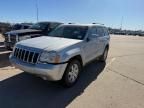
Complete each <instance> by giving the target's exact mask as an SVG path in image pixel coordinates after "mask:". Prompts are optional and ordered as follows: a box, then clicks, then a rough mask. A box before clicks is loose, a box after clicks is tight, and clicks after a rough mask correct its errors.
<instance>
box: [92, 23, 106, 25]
mask: <svg viewBox="0 0 144 108" xmlns="http://www.w3.org/2000/svg"><path fill="white" fill-rule="evenodd" d="M92 24H99V25H104V24H102V23H92Z"/></svg>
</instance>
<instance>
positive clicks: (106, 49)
mask: <svg viewBox="0 0 144 108" xmlns="http://www.w3.org/2000/svg"><path fill="white" fill-rule="evenodd" d="M107 55H108V47H106V48H105V50H104V52H103V54H102V56H101V57H100V61H101V62H105V61H106V59H107Z"/></svg>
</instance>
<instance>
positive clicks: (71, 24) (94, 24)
mask: <svg viewBox="0 0 144 108" xmlns="http://www.w3.org/2000/svg"><path fill="white" fill-rule="evenodd" d="M63 25H67V26H102V27H104V24H99V23H92V24H79V23H69V24H63Z"/></svg>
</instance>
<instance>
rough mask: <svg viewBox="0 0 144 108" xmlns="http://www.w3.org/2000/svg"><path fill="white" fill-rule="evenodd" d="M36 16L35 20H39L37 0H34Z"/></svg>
mask: <svg viewBox="0 0 144 108" xmlns="http://www.w3.org/2000/svg"><path fill="white" fill-rule="evenodd" d="M36 18H37V22H38V21H39V8H38V0H36Z"/></svg>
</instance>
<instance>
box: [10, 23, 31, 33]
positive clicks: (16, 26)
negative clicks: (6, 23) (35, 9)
mask: <svg viewBox="0 0 144 108" xmlns="http://www.w3.org/2000/svg"><path fill="white" fill-rule="evenodd" d="M30 26H32V23H21V24H14V25H12V29H11V31H13V30H21V29H28V28H29V27H30Z"/></svg>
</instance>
